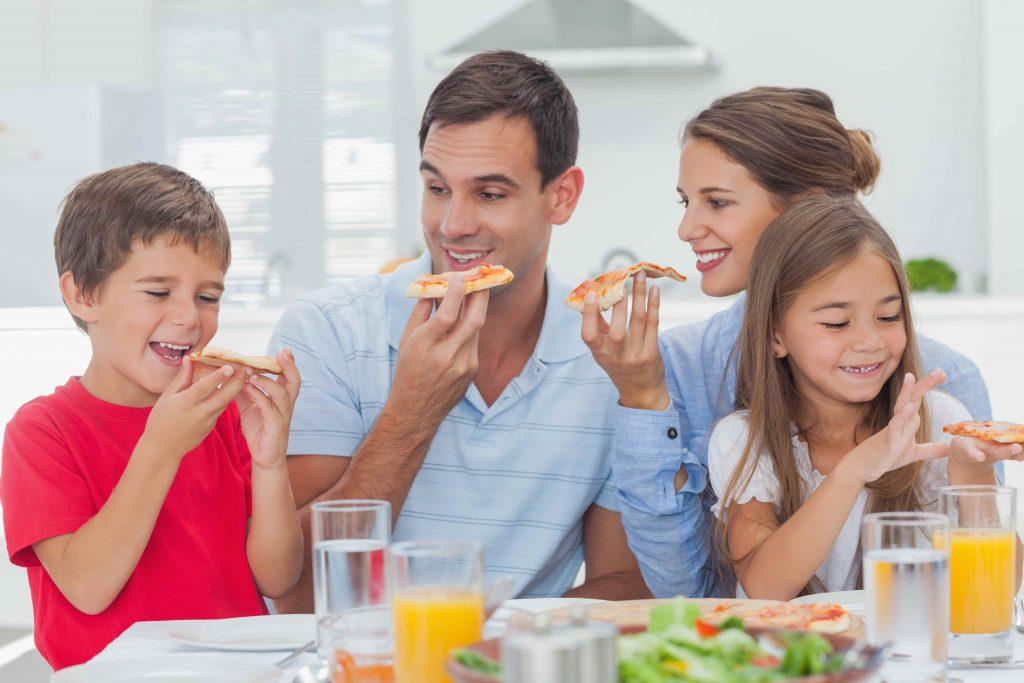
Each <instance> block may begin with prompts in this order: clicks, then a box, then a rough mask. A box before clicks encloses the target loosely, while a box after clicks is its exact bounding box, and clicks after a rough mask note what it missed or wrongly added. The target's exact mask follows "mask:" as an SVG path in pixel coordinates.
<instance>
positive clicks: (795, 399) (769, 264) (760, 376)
mask: <svg viewBox="0 0 1024 683" xmlns="http://www.w3.org/2000/svg"><path fill="white" fill-rule="evenodd" d="M864 250H869V251H871V252H872V253H874V254H877V255H878V256H880V257H882V258H883V259H885V260H886V261H887V262H888V263H889V265H890V267H891V268H892V272H893V275H894V276H895V278H896V282H897V283H898V285H899V293H900V299H901V303H902V315H903V327H904V330H905V331H906V335H907V346H906V350H905V351H904V352H903V357H902V358H901V359H900V362H899V365H898V366H897V368H896V371H895V372H894V373H893V374H892V376H891V377H889V379H888V380H887V381H886V382H885V384H884V386H883V387H882V390H881V391H880V392H879V393H878V396H876V397H875V399H874V400H872V401H871V402H870V403H868V404H867V405H866V406H865V410H864V415H863V418H862V422H861V425H860V427H861V428H862V430H863V432H865V433H869V434H874V433H876V432H878V431H880V430H882V429H883V428H884V427H885V426H886V425H887V424H888V423H889V420H890V419H891V418H892V412H893V406H894V405H895V402H896V397H897V395H898V394H899V391H900V387H901V385H902V382H903V377H904V376H905V375H906V373H908V372H910V373H913V374H914V376H919V374H920V373H919V370H920V365H921V364H920V360H919V354H918V349H917V340H916V338H915V335H914V325H913V322H912V321H911V312H910V300H909V285H908V284H907V277H906V272H905V270H904V266H903V261H902V260H901V259H900V255H899V252H898V251H897V249H896V245H895V244H894V243H893V241H892V238H891V237H890V236H889V234H888V233H887V232H886V231H885V229H884V228H882V226H881V225H879V224H878V221H876V220H875V219H874V217H873V216H872V215H871V214H870V213H869V212H868V211H867V209H865V208H864V206H863V205H861V203H860V202H858V201H857V200H856V199H853V198H852V197H838V198H837V197H830V196H827V195H824V194H821V195H815V196H813V197H811V198H809V199H805V200H804V201H801V202H799V203H797V204H794V205H793V206H792V207H791V208H789V209H788V210H786V211H785V212H784V213H782V214H781V215H779V216H778V217H777V218H776V219H775V220H774V221H772V222H771V224H770V225H769V226H768V228H766V229H765V232H764V234H763V235H762V236H761V239H760V241H759V242H758V244H757V247H756V249H755V251H754V257H753V263H752V265H751V269H750V278H749V280H748V285H747V301H746V310H745V313H744V317H743V328H742V331H741V332H740V347H739V369H738V376H737V384H736V409H737V410H746V411H748V413H749V414H748V421H749V432H748V433H749V436H748V438H747V442H746V444H745V446H744V448H743V455H742V457H741V459H740V462H739V466H738V467H737V468H736V470H735V471H734V472H733V474H732V476H731V477H730V480H729V483H728V485H727V486H726V489H725V492H724V495H723V497H722V500H723V501H726V503H725V505H724V506H723V510H724V512H723V515H722V524H721V533H720V539H719V540H720V543H721V545H722V547H723V549H724V550H726V551H728V547H729V545H728V527H729V516H730V509H729V506H728V502H727V501H731V500H733V498H734V495H735V494H736V493H737V492H742V491H743V490H744V489H745V488H746V486H747V485H748V484H749V482H750V478H751V476H752V475H753V473H754V470H755V468H756V465H757V459H758V458H761V457H763V458H768V460H769V461H770V463H771V466H772V468H773V470H774V472H775V476H776V477H777V479H778V482H779V487H780V493H781V498H780V500H779V503H778V507H779V510H778V522H779V524H780V525H781V524H783V523H784V522H785V521H786V520H787V519H789V518H790V517H791V516H792V515H793V514H794V513H795V512H796V511H797V510H798V509H799V508H800V506H801V504H802V503H803V501H804V493H805V492H806V489H805V487H806V486H807V483H806V482H804V481H803V480H802V479H801V477H800V474H799V472H798V470H797V467H796V461H795V458H794V453H793V441H792V439H793V429H794V424H795V423H796V422H797V416H798V415H801V414H805V413H806V412H810V411H805V410H804V409H805V408H806V406H804V405H802V404H801V398H800V395H799V394H798V393H797V390H796V386H795V384H794V382H793V375H792V372H791V371H790V367H789V362H788V361H787V360H786V359H784V358H776V357H775V352H774V348H773V344H772V341H773V339H774V337H775V334H776V332H777V331H778V330H779V329H780V328H781V327H782V322H783V318H784V316H785V314H786V312H787V311H788V310H789V308H790V307H791V306H792V305H793V302H794V301H795V299H796V297H797V295H798V294H799V293H800V292H801V291H802V290H803V289H805V288H806V287H807V286H808V285H810V284H812V283H814V282H817V281H819V280H820V279H822V278H824V277H827V276H828V275H830V274H831V273H833V272H834V271H835V269H837V268H839V267H841V266H843V265H845V264H846V263H849V262H850V261H851V260H853V259H854V258H855V257H856V256H857V255H858V254H860V253H861V252H862V251H864ZM806 431H807V426H806V425H805V428H804V430H803V431H802V432H801V434H803V433H806ZM858 431H860V430H858ZM929 433H930V429H929V421H928V414H927V409H926V407H925V405H924V403H922V405H921V427H920V429H919V430H918V439H919V440H927V439H928V435H929ZM920 467H921V464H920V463H915V464H912V465H907V466H906V467H902V468H900V469H897V470H893V471H891V472H888V473H886V474H884V475H883V476H882V477H880V478H879V479H878V480H876V481H874V482H871V483H870V484H868V486H867V488H868V491H869V502H868V511H869V512H888V511H896V510H918V509H920V508H921V500H920V490H919V487H918V473H919V470H920ZM725 557H729V558H732V554H731V553H728V552H726V554H725ZM732 559H733V561H734V562H737V561H742V560H743V559H745V558H732ZM818 583H819V582H818V581H817V580H816V579H812V581H811V583H810V584H808V586H807V587H805V589H804V591H803V592H805V593H808V592H820V589H821V586H820V585H818ZM858 583H860V582H859V581H858Z"/></svg>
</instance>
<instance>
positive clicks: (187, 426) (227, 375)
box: [140, 356, 249, 459]
mask: <svg viewBox="0 0 1024 683" xmlns="http://www.w3.org/2000/svg"><path fill="white" fill-rule="evenodd" d="M194 368H195V366H194V363H193V361H192V359H191V358H189V357H187V356H186V357H185V358H183V359H182V362H181V370H180V371H179V372H178V375H177V377H175V378H174V381H172V382H171V384H170V385H169V386H168V387H167V389H166V390H164V392H163V394H161V395H160V398H159V399H157V402H156V403H155V404H154V405H153V410H152V411H151V412H150V414H149V418H148V419H147V420H146V430H145V432H143V434H142V438H141V439H140V441H145V442H148V443H149V444H151V445H152V446H153V447H154V448H155V449H156V450H157V451H158V452H162V453H167V454H168V455H170V456H172V457H176V458H178V459H181V458H183V457H184V456H185V454H186V453H188V452H189V451H191V450H192V449H194V448H195V447H196V446H198V445H199V444H200V443H201V442H202V440H203V439H205V438H206V437H207V435H208V434H209V433H210V431H211V430H213V427H214V425H215V424H216V423H217V418H218V417H220V414H221V413H222V412H224V409H225V408H226V407H227V406H228V404H229V403H231V401H232V400H234V398H235V396H237V395H238V394H239V392H240V391H241V390H242V387H244V386H245V382H246V380H247V379H248V378H249V372H247V371H244V370H243V371H240V370H239V368H235V367H233V366H230V365H229V366H225V367H223V368H218V369H217V370H216V371H214V372H209V373H206V374H204V375H203V376H202V377H200V378H199V379H196V380H195V381H194V382H193V372H194Z"/></svg>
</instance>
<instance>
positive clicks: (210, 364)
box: [189, 346, 284, 375]
mask: <svg viewBox="0 0 1024 683" xmlns="http://www.w3.org/2000/svg"><path fill="white" fill-rule="evenodd" d="M189 357H190V358H192V362H194V363H195V364H196V368H195V372H196V375H200V374H203V373H204V370H203V369H202V368H203V367H204V366H205V368H209V369H212V368H217V367H220V366H222V365H241V366H244V367H247V368H252V369H253V370H256V371H257V372H260V373H269V374H271V375H280V374H283V372H284V371H283V370H281V366H280V365H279V364H278V362H277V361H276V360H274V359H273V358H268V357H266V356H246V355H244V354H241V353H237V352H235V351H231V350H230V349H219V348H217V347H216V346H207V347H206V348H205V349H203V350H202V351H196V352H193V353H191V354H189Z"/></svg>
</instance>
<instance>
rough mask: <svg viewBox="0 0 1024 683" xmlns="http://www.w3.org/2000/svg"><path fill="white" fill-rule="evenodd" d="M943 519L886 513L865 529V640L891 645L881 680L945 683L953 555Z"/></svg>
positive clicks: (936, 515)
mask: <svg viewBox="0 0 1024 683" xmlns="http://www.w3.org/2000/svg"><path fill="white" fill-rule="evenodd" d="M948 531H949V522H948V520H947V518H946V516H945V515H942V514H939V513H934V512H931V513H929V512H884V513H876V514H870V515H866V516H865V517H864V524H863V543H862V548H863V553H864V569H863V575H864V589H865V597H866V602H867V636H868V640H869V641H870V642H871V643H872V644H874V645H888V646H889V650H888V652H887V654H886V660H885V663H884V664H883V666H882V670H881V678H883V679H884V680H885V681H887V682H889V683H896V682H897V681H945V680H946V669H947V660H946V641H947V637H948V635H947V634H948V631H949V552H948V550H946V548H945V546H944V544H943V542H942V539H943V538H944V537H945V535H946V534H947V533H948Z"/></svg>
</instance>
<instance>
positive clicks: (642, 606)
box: [548, 598, 864, 638]
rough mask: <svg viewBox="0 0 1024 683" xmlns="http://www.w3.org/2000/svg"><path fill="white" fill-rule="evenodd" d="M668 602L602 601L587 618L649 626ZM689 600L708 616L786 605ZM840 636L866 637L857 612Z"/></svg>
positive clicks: (557, 614) (560, 613)
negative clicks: (729, 608)
mask: <svg viewBox="0 0 1024 683" xmlns="http://www.w3.org/2000/svg"><path fill="white" fill-rule="evenodd" d="M669 602H673V600H672V599H663V600H623V601H621V602H599V603H595V604H592V605H589V606H588V608H587V617H588V618H589V619H593V620H594V621H604V622H607V623H609V624H614V625H615V626H618V627H620V628H621V627H624V626H646V625H647V614H648V612H650V611H651V608H652V607H656V606H658V605H664V604H666V603H669ZM687 602H695V603H697V604H698V605H699V606H700V609H701V612H702V613H703V614H705V615H709V616H710V615H712V614H714V611H715V608H717V607H720V606H721V605H736V604H739V605H742V606H743V607H744V608H745V609H749V610H750V611H751V612H756V611H758V610H760V609H763V608H765V607H779V606H781V605H785V604H786V603H785V602H782V601H780V600H739V599H728V598H698V599H693V600H687ZM572 610H573V608H571V607H563V608H561V609H557V610H553V611H551V612H549V613H548V614H550V615H551V616H552V617H553V618H555V619H558V618H562V617H565V618H568V617H569V616H570V615H571V614H572ZM837 635H842V636H847V637H849V638H863V637H864V620H863V619H861V618H860V617H858V616H857V615H856V614H850V628H848V629H847V630H845V631H843V632H842V633H839V634H837Z"/></svg>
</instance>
